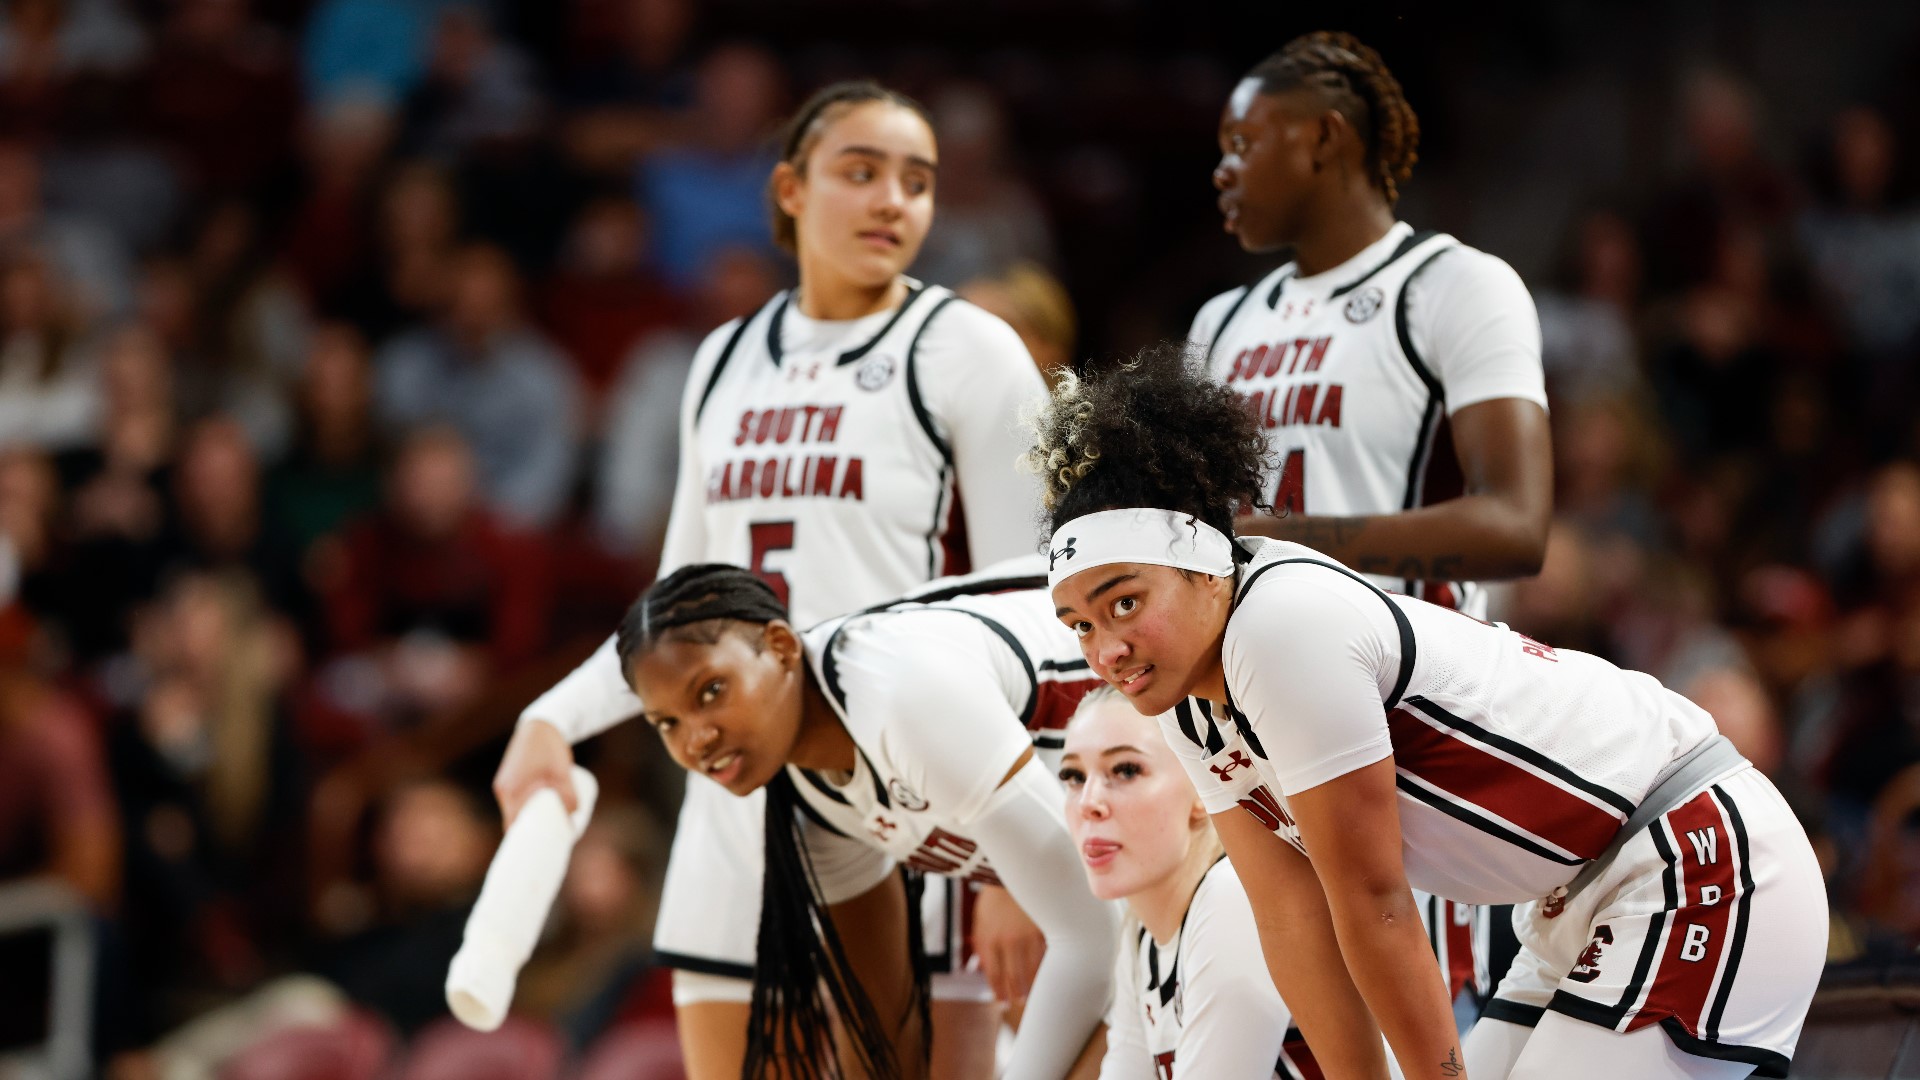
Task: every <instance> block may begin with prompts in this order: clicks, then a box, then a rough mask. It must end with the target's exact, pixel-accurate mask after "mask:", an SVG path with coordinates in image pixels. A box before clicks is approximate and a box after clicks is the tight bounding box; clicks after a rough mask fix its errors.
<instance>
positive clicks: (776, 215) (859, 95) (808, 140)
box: [767, 79, 933, 255]
mask: <svg viewBox="0 0 1920 1080" xmlns="http://www.w3.org/2000/svg"><path fill="white" fill-rule="evenodd" d="M876 101H877V102H881V103H884V104H887V105H895V106H898V107H900V108H902V109H906V110H908V111H910V112H912V113H913V114H914V115H916V116H918V117H919V118H920V119H922V120H925V121H926V122H927V126H928V127H932V126H933V119H932V117H929V116H928V115H927V110H926V107H925V106H923V105H921V104H920V103H919V102H917V101H915V100H913V99H912V98H910V97H908V96H907V95H905V94H903V93H901V92H900V91H898V90H889V89H888V88H886V87H884V86H881V85H880V84H879V83H877V82H874V81H873V80H871V79H855V80H849V81H846V82H837V83H833V84H831V85H828V86H824V87H821V88H820V89H819V90H817V91H815V92H814V95H813V96H812V97H810V98H808V99H807V100H806V103H805V104H803V105H801V106H800V109H799V111H798V112H796V113H794V114H793V118H792V119H790V120H788V121H787V126H786V127H785V128H784V129H782V131H781V134H780V160H781V161H783V162H785V163H787V164H788V165H791V166H793V169H794V171H795V172H797V173H799V174H800V175H802V176H805V175H806V172H807V155H808V154H811V153H812V152H813V147H814V144H816V143H818V142H819V141H820V136H821V134H822V133H824V132H825V131H826V130H827V126H828V125H829V124H831V123H832V122H833V121H835V120H838V119H839V118H840V117H841V116H843V115H845V114H846V113H847V112H848V111H850V110H851V109H853V107H854V106H856V105H865V104H867V103H869V102H876ZM776 184H777V179H775V178H770V179H768V181H767V205H768V207H769V208H770V210H771V211H772V214H773V241H774V243H776V244H779V245H780V247H781V249H782V250H784V251H786V252H787V253H789V254H793V255H798V254H799V253H800V249H799V243H800V241H799V234H798V231H797V229H796V227H795V225H794V221H793V215H791V214H789V213H787V212H786V211H785V210H782V209H780V193H779V189H778V187H777V186H776Z"/></svg>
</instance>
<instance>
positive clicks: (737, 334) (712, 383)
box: [693, 307, 766, 424]
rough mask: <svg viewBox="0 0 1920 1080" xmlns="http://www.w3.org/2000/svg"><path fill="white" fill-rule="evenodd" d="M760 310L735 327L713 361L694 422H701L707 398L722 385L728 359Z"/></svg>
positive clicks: (694, 409)
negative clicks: (722, 373) (714, 389)
mask: <svg viewBox="0 0 1920 1080" xmlns="http://www.w3.org/2000/svg"><path fill="white" fill-rule="evenodd" d="M765 310H766V308H764V307H763V308H761V309H760V311H765ZM760 311H756V312H754V313H753V314H752V315H748V316H746V317H744V318H742V319H741V320H740V325H739V326H736V327H734V328H733V336H732V337H729V338H727V343H726V345H725V346H724V347H722V348H721V350H720V358H719V359H717V360H715V361H714V362H713V370H712V371H711V372H709V373H708V374H707V385H706V387H705V388H704V389H702V390H701V391H700V403H699V404H698V405H695V406H694V407H693V421H694V423H696V424H697V423H699V422H700V417H701V415H702V414H703V413H705V412H706V411H707V399H708V398H710V397H712V396H713V388H714V387H716V386H719V385H720V373H721V372H723V371H725V370H727V361H728V360H730V359H732V358H733V350H734V348H735V347H736V346H738V345H739V344H740V339H741V338H742V337H744V336H746V333H747V324H748V323H751V322H752V321H753V320H754V318H755V317H756V316H758V315H759V314H760Z"/></svg>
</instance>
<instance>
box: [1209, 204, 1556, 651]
mask: <svg viewBox="0 0 1920 1080" xmlns="http://www.w3.org/2000/svg"><path fill="white" fill-rule="evenodd" d="M1450 252H1460V253H1463V254H1466V255H1468V256H1470V257H1475V258H1478V259H1490V257H1488V256H1484V255H1483V254H1482V253H1480V252H1477V251H1473V249H1470V248H1466V247H1465V246H1464V245H1462V244H1461V243H1460V242H1459V241H1457V240H1455V239H1454V238H1453V237H1451V236H1447V235H1445V234H1441V233H1434V232H1415V231H1414V230H1413V228H1412V227H1411V226H1409V225H1406V224H1405V223H1400V224H1396V225H1395V226H1394V227H1393V229H1392V230H1390V231H1389V232H1388V233H1387V235H1386V236H1385V237H1383V238H1382V239H1381V240H1379V241H1377V242H1375V243H1374V244H1373V245H1372V246H1370V247H1369V248H1368V249H1367V250H1366V251H1363V252H1361V253H1360V254H1359V255H1357V256H1355V257H1354V258H1353V259H1352V260H1350V261H1349V262H1348V263H1346V264H1345V265H1343V266H1341V267H1337V268H1335V269H1333V270H1329V271H1326V272H1324V273H1320V274H1316V275H1314V276H1313V277H1311V278H1301V277H1300V276H1299V273H1298V268H1297V267H1296V266H1295V265H1294V264H1293V263H1288V264H1287V265H1285V266H1282V267H1280V268H1279V269H1278V270H1275V271H1273V272H1272V273H1270V274H1268V275H1267V276H1266V277H1264V278H1262V279H1260V281H1258V282H1257V283H1255V284H1253V285H1251V286H1247V287H1244V288H1240V289H1235V290H1233V291H1231V292H1228V293H1223V294H1222V295H1220V296H1217V297H1215V298H1214V299H1213V300H1211V301H1209V302H1208V303H1207V305H1206V306H1205V307H1203V308H1202V309H1201V311H1200V314H1199V316H1198V317H1197V318H1196V319H1195V320H1194V326H1193V331H1192V333H1191V335H1190V336H1191V338H1192V341H1193V343H1194V344H1195V345H1196V346H1198V347H1200V348H1202V349H1204V350H1206V356H1207V365H1208V369H1209V370H1210V371H1211V372H1212V373H1213V374H1214V375H1215V376H1216V377H1217V378H1219V379H1220V380H1221V381H1222V382H1224V383H1226V385H1227V386H1229V387H1231V388H1232V389H1233V390H1235V391H1237V392H1238V393H1239V394H1240V395H1241V396H1242V398H1243V399H1244V400H1245V401H1246V403H1247V407H1248V409H1249V410H1250V411H1251V412H1252V413H1253V415H1254V416H1255V417H1256V418H1257V419H1258V420H1259V422H1260V426H1261V428H1262V429H1263V430H1264V431H1265V432H1266V434H1267V436H1268V438H1269V439H1271V440H1272V447H1273V451H1274V464H1275V472H1274V475H1273V477H1272V480H1271V486H1270V487H1269V488H1268V489H1267V495H1268V497H1269V499H1270V500H1271V502H1272V505H1273V507H1274V512H1275V513H1288V512H1292V513H1305V514H1315V515H1329V516H1355V515H1367V514H1388V513H1396V512H1399V511H1403V510H1411V509H1413V508H1415V507H1420V506H1426V505H1429V504H1431V503H1434V502H1439V501H1442V500H1445V499H1449V498H1453V497H1455V496H1457V495H1459V494H1461V492H1462V484H1461V479H1460V469H1459V464H1458V461H1457V459H1456V458H1455V456H1454V450H1453V443H1452V439H1451V437H1450V436H1449V433H1448V426H1447V412H1448V408H1449V402H1448V392H1447V391H1448V388H1447V386H1446V385H1445V383H1444V379H1443V377H1442V376H1443V374H1444V372H1443V370H1442V369H1441V368H1440V367H1439V366H1438V365H1436V364H1434V363H1431V362H1430V361H1431V359H1432V358H1428V357H1423V356H1422V355H1420V352H1419V350H1418V349H1417V348H1416V346H1415V344H1414V341H1415V335H1413V333H1412V331H1411V329H1410V327H1409V316H1408V304H1407V293H1408V289H1407V285H1408V283H1409V282H1410V281H1412V280H1413V279H1414V278H1415V277H1416V275H1423V274H1445V273H1447V272H1448V271H1449V269H1451V268H1450V267H1449V266H1448V258H1449V253H1450ZM1454 258H1455V261H1456V262H1459V263H1462V264H1463V265H1462V266H1460V267H1459V268H1458V269H1459V270H1462V271H1473V270H1480V269H1482V268H1481V267H1479V266H1471V267H1470V266H1467V265H1464V264H1465V263H1466V262H1467V261H1469V260H1463V259H1460V258H1459V257H1458V256H1455V257H1454ZM1502 269H1504V266H1503V267H1502ZM1522 295H1524V291H1523V292H1522ZM1526 315H1527V316H1528V317H1529V318H1531V317H1532V312H1531V311H1527V312H1526ZM1536 326H1537V322H1536ZM1536 333H1537V331H1536ZM1533 351H1534V359H1533V369H1534V370H1533V374H1532V377H1531V379H1527V378H1521V379H1516V380H1513V381H1512V383H1511V385H1510V386H1508V387H1506V388H1504V389H1506V390H1510V392H1511V394H1512V396H1518V397H1526V398H1529V399H1534V400H1538V401H1540V402H1541V403H1542V404H1544V402H1545V397H1544V393H1543V391H1542V390H1541V389H1540V379H1541V376H1540V374H1539V363H1538V346H1537V344H1536V345H1535V346H1534V350H1533ZM1459 404H1460V403H1459V401H1458V400H1456V401H1455V402H1454V403H1453V407H1459ZM1366 569H1367V570H1368V571H1369V572H1370V574H1371V576H1372V579H1373V581H1374V583H1375V584H1377V585H1379V586H1380V587H1381V588H1384V589H1390V590H1393V591H1396V592H1404V593H1406V594H1408V595H1412V596H1420V597H1422V598H1423V599H1427V600H1430V601H1433V602H1435V603H1439V604H1442V605H1443V606H1447V607H1454V608H1457V609H1459V610H1463V611H1466V612H1468V613H1469V614H1473V615H1476V616H1478V615H1484V614H1485V613H1486V597H1485V592H1484V590H1482V589H1481V588H1479V587H1478V586H1476V585H1473V584H1471V583H1466V582H1455V581H1427V582H1423V581H1420V580H1418V579H1417V578H1415V577H1412V576H1410V575H1408V574H1397V575H1396V574H1395V573H1394V570H1393V568H1392V567H1390V566H1385V567H1368V568H1366Z"/></svg>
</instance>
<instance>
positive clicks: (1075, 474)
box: [1026, 341, 1270, 536]
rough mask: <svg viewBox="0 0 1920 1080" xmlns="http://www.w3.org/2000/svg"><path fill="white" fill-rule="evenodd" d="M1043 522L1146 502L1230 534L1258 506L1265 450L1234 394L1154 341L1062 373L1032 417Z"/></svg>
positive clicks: (1049, 525) (1031, 462)
mask: <svg viewBox="0 0 1920 1080" xmlns="http://www.w3.org/2000/svg"><path fill="white" fill-rule="evenodd" d="M1034 428H1035V432H1034V436H1035V440H1034V447H1033V449H1032V450H1031V451H1030V452H1029V453H1028V455H1027V458H1026V463H1027V466H1028V467H1029V468H1031V469H1033V470H1034V471H1036V472H1038V473H1039V474H1040V478H1041V484H1042V500H1043V505H1044V507H1045V511H1046V517H1047V521H1046V531H1048V532H1049V533H1051V532H1052V530H1053V529H1055V528H1057V527H1059V526H1060V525H1062V524H1065V523H1066V522H1068V521H1071V520H1073V519H1074V518H1077V517H1080V516H1081V515H1083V514H1092V513H1097V512H1099V511H1101V510H1117V509H1122V508H1125V507H1131V506H1150V507H1157V508H1159V509H1162V510H1174V511H1181V512H1184V513H1188V514H1191V515H1193V516H1194V517H1196V518H1198V519H1199V520H1201V521H1204V522H1206V523H1207V524H1208V525H1211V526H1213V527H1214V528H1216V529H1219V530H1220V531H1221V532H1223V533H1226V534H1227V535H1228V536H1232V535H1233V519H1234V515H1235V514H1237V513H1238V512H1239V511H1240V510H1241V509H1243V508H1248V507H1262V508H1265V504H1263V503H1261V502H1260V497H1261V491H1262V488H1263V484H1262V481H1263V478H1264V477H1265V475H1266V470H1267V464H1268V459H1269V457H1270V451H1269V449H1268V446H1267V438H1266V435H1265V434H1263V433H1262V432H1261V430H1260V428H1259V426H1258V425H1257V424H1256V422H1255V421H1254V418H1253V414H1252V413H1250V412H1248V411H1247V408H1246V406H1245V405H1244V404H1243V403H1242V402H1241V400H1240V396H1239V395H1238V394H1235V393H1234V392H1233V391H1232V390H1229V389H1227V388H1226V387H1225V386H1223V385H1221V384H1220V383H1219V382H1217V381H1216V380H1214V379H1213V378H1212V377H1210V376H1209V375H1207V374H1206V372H1205V370H1204V365H1203V361H1202V358H1201V356H1200V355H1199V353H1198V351H1197V350H1193V349H1191V348H1189V347H1188V346H1186V345H1185V344H1183V343H1175V342H1170V341H1168V342H1161V343H1160V344H1157V345H1150V346H1148V347H1147V348H1144V349H1142V350H1140V351H1139V352H1137V353H1135V354H1134V355H1133V356H1132V357H1131V358H1129V359H1128V360H1126V361H1125V362H1123V363H1121V364H1119V365H1117V366H1114V367H1111V368H1109V369H1107V370H1106V371H1104V372H1100V373H1098V374H1093V375H1087V376H1075V375H1072V374H1068V375H1066V376H1065V377H1064V378H1062V379H1061V381H1060V385H1059V386H1057V387H1055V388H1054V390H1053V393H1052V394H1050V395H1048V398H1047V404H1046V407H1045V408H1044V409H1043V410H1042V411H1041V413H1040V415H1039V416H1038V417H1037V418H1036V419H1035V422H1034Z"/></svg>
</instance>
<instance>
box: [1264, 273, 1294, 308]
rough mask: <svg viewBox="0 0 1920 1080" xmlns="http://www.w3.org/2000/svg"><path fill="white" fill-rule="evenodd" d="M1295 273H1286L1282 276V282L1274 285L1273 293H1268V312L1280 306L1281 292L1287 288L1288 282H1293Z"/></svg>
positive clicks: (1279, 281)
mask: <svg viewBox="0 0 1920 1080" xmlns="http://www.w3.org/2000/svg"><path fill="white" fill-rule="evenodd" d="M1294 273H1295V272H1294V271H1292V270H1287V271H1284V272H1282V273H1281V275H1280V280H1278V281H1276V282H1274V283H1273V291H1271V292H1269V293H1267V310H1268V311H1272V310H1273V309H1274V308H1276V307H1279V306H1280V291H1281V290H1282V289H1284V288H1286V287H1287V282H1289V281H1291V280H1293V277H1294Z"/></svg>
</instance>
